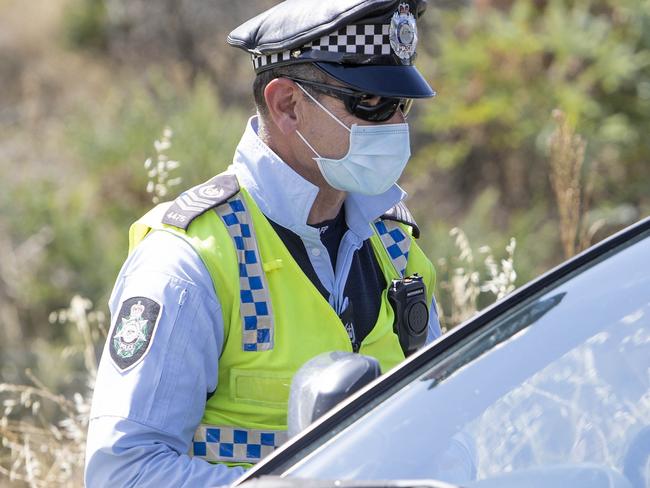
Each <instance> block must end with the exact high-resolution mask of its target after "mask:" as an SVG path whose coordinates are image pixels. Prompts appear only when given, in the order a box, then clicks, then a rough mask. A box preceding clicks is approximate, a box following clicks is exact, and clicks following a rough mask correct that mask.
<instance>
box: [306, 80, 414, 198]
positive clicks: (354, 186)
mask: <svg viewBox="0 0 650 488" xmlns="http://www.w3.org/2000/svg"><path fill="white" fill-rule="evenodd" d="M298 86H299V87H300V89H301V90H302V91H304V92H305V94H307V96H308V97H309V98H311V99H312V100H313V101H314V102H315V103H316V104H317V105H318V106H319V107H320V108H321V109H323V110H324V111H325V112H326V113H327V114H328V115H329V116H330V117H332V118H333V119H334V120H336V121H337V122H338V123H339V124H340V125H341V126H343V127H344V128H345V129H346V130H347V131H348V132H349V133H350V149H349V150H348V153H347V154H346V155H345V156H343V157H342V158H341V159H330V158H324V157H322V156H321V155H320V154H318V152H316V150H315V149H314V148H313V147H312V145H311V144H309V142H308V141H307V139H305V137H304V136H303V135H302V134H301V133H300V131H296V132H297V133H298V136H299V137H300V138H301V139H302V140H303V142H304V143H305V144H306V145H307V147H309V149H311V150H312V152H313V153H314V154H315V155H316V156H317V157H315V158H314V161H316V164H318V168H319V169H320V172H321V173H322V175H323V178H325V181H327V183H329V185H330V186H332V187H333V188H336V189H337V190H341V191H347V192H352V193H361V194H364V195H379V194H381V193H384V192H385V191H386V190H388V189H389V188H390V187H391V186H393V185H394V184H395V183H396V182H397V179H398V178H399V177H400V175H401V174H402V171H404V167H405V166H406V163H407V162H408V160H409V157H410V156H411V148H410V142H409V127H408V124H406V123H404V124H383V125H357V124H353V125H352V128H351V129H350V128H348V126H346V125H345V124H344V123H343V122H342V121H340V120H339V119H338V118H337V117H336V116H335V115H334V114H333V113H331V112H330V111H329V110H328V109H327V108H325V107H324V106H323V105H322V104H321V103H320V102H319V101H318V100H316V99H315V98H314V97H313V96H312V95H311V94H310V93H309V92H307V90H305V89H304V88H303V87H302V86H300V84H298Z"/></svg>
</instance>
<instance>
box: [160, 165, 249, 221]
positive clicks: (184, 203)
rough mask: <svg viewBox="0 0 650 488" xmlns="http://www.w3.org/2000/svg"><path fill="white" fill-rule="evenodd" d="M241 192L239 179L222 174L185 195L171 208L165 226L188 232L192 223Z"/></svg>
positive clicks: (168, 210) (166, 215) (166, 213)
mask: <svg viewBox="0 0 650 488" xmlns="http://www.w3.org/2000/svg"><path fill="white" fill-rule="evenodd" d="M238 192H239V183H238V181H237V177H236V176H235V175H232V174H228V173H222V174H219V175H217V176H215V177H214V178H212V179H210V180H209V181H206V182H205V183H203V184H201V185H198V186H195V187H194V188H191V189H189V190H187V191H185V192H183V193H181V195H180V196H179V197H178V198H177V199H176V200H174V202H173V203H172V204H171V205H170V206H169V208H168V209H167V212H165V215H164V217H163V219H162V223H163V224H168V225H173V226H174V227H178V228H179V229H183V230H187V228H188V227H189V226H190V224H191V223H192V221H193V220H194V219H195V218H197V217H198V216H199V215H201V214H203V213H205V212H207V211H208V210H210V209H211V208H214V207H216V206H218V205H221V204H222V203H225V202H226V201H227V200H228V199H229V198H230V197H232V196H233V195H236V194H237V193H238Z"/></svg>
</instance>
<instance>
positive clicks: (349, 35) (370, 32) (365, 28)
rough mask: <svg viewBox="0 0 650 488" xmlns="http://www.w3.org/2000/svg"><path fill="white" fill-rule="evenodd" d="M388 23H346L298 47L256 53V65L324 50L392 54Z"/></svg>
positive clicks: (257, 66) (254, 58)
mask: <svg viewBox="0 0 650 488" xmlns="http://www.w3.org/2000/svg"><path fill="white" fill-rule="evenodd" d="M389 30H390V25H389V24H367V25H362V24H360V25H347V26H345V27H343V28H342V29H340V30H338V31H335V32H332V33H331V34H328V35H326V36H323V37H321V38H319V39H315V40H313V41H311V42H310V43H308V44H305V45H304V46H301V47H299V48H296V49H291V50H287V51H282V52H279V53H274V54H269V55H255V54H254V55H253V67H254V68H255V70H259V69H260V68H263V67H265V66H268V65H272V64H277V63H280V62H284V61H290V60H291V59H292V57H298V56H299V55H300V54H302V53H304V52H306V51H311V50H321V51H329V52H335V53H346V54H363V55H368V56H379V55H389V54H391V47H390V37H389Z"/></svg>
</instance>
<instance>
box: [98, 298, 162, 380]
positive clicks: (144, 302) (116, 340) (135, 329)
mask: <svg viewBox="0 0 650 488" xmlns="http://www.w3.org/2000/svg"><path fill="white" fill-rule="evenodd" d="M161 312H162V306H161V305H160V304H159V303H158V302H156V301H154V300H152V299H151V298H146V297H132V298H128V299H127V300H124V302H123V303H122V307H121V308H120V312H119V314H118V315H117V319H116V320H115V327H113V332H112V334H111V337H110V339H109V341H110V343H109V349H110V352H111V359H112V360H113V363H114V364H115V366H116V367H117V368H118V369H119V370H120V371H126V370H128V369H130V368H132V367H133V366H135V365H136V364H138V363H139V362H140V361H142V359H143V358H144V357H145V356H146V354H147V352H149V349H150V346H151V342H152V341H153V336H154V332H155V331H156V326H157V325H158V321H159V320H160V315H161Z"/></svg>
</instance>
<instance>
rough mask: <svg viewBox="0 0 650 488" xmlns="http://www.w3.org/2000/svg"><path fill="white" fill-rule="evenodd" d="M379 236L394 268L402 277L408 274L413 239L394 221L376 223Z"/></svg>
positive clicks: (378, 221)
mask: <svg viewBox="0 0 650 488" xmlns="http://www.w3.org/2000/svg"><path fill="white" fill-rule="evenodd" d="M375 228H376V229H377V234H378V235H379V238H380V239H381V243H382V244H383V245H384V247H385V248H386V251H387V252H388V255H389V256H390V259H391V260H392V261H393V266H395V269H396V270H397V272H398V273H399V275H400V276H401V277H404V274H405V273H406V264H407V262H408V258H409V249H410V248H411V239H410V238H409V236H408V235H407V234H406V232H405V231H404V230H403V229H402V228H401V227H400V225H399V224H398V223H397V222H394V221H392V220H377V221H375Z"/></svg>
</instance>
